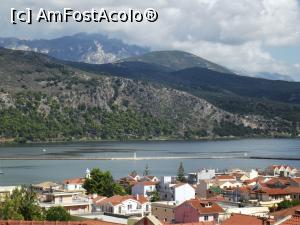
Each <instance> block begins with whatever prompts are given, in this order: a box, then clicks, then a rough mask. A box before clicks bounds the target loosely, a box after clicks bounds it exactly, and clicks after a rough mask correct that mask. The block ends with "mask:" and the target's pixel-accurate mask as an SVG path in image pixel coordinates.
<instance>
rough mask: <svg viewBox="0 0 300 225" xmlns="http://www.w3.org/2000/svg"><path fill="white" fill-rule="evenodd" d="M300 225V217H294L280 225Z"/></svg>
mask: <svg viewBox="0 0 300 225" xmlns="http://www.w3.org/2000/svg"><path fill="white" fill-rule="evenodd" d="M299 224H300V216H299V215H293V216H292V217H291V218H290V219H288V220H286V221H284V222H283V223H280V225H299Z"/></svg>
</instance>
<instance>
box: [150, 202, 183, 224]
mask: <svg viewBox="0 0 300 225" xmlns="http://www.w3.org/2000/svg"><path fill="white" fill-rule="evenodd" d="M177 206H178V204H176V202H175V201H158V202H152V203H151V214H152V215H153V216H155V217H156V218H157V219H159V220H160V221H163V222H165V223H174V222H175V208H176V207H177Z"/></svg>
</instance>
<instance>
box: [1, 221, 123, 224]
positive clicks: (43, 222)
mask: <svg viewBox="0 0 300 225" xmlns="http://www.w3.org/2000/svg"><path fill="white" fill-rule="evenodd" d="M0 225H120V224H119V223H110V222H104V221H95V220H94V221H92V220H89V221H79V222H75V221H66V222H62V221H23V220H0Z"/></svg>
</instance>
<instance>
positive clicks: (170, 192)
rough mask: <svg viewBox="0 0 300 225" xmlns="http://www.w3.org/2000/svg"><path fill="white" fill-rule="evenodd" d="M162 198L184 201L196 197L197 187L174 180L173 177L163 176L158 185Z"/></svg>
mask: <svg viewBox="0 0 300 225" xmlns="http://www.w3.org/2000/svg"><path fill="white" fill-rule="evenodd" d="M158 191H159V194H160V199H161V200H163V201H175V202H177V203H181V202H184V201H186V200H189V199H193V198H195V188H194V187H193V186H191V185H190V184H187V183H180V182H174V181H173V182H172V178H171V177H163V178H162V179H161V180H160V183H159V185H158Z"/></svg>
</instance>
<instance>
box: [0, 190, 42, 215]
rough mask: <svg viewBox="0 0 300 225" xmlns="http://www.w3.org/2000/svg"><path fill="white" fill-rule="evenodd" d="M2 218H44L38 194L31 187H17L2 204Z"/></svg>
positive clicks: (0, 208) (0, 209) (0, 210)
mask: <svg viewBox="0 0 300 225" xmlns="http://www.w3.org/2000/svg"><path fill="white" fill-rule="evenodd" d="M0 218H1V219H2V220H44V219H45V217H44V213H43V210H42V209H41V207H39V206H38V205H37V195H36V193H35V192H34V191H33V190H32V188H31V187H28V188H27V187H21V188H20V189H15V190H14V191H13V192H12V194H11V195H10V196H9V197H6V198H5V200H4V202H3V203H2V204H1V205H0Z"/></svg>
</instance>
